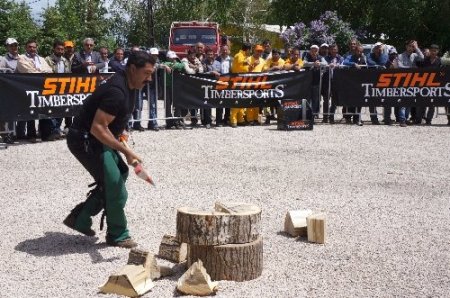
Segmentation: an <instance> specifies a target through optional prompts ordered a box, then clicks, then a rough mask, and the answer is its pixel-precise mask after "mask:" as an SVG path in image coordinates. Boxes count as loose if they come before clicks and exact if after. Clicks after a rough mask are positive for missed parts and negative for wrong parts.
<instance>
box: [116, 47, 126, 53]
mask: <svg viewBox="0 0 450 298" xmlns="http://www.w3.org/2000/svg"><path fill="white" fill-rule="evenodd" d="M117 51H122V52H124V53H125V50H124V49H123V48H116V49H115V50H114V54H115V53H117Z"/></svg>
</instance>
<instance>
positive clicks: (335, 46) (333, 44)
mask: <svg viewBox="0 0 450 298" xmlns="http://www.w3.org/2000/svg"><path fill="white" fill-rule="evenodd" d="M337 47H338V45H337V44H336V43H332V44H330V46H329V47H328V48H337Z"/></svg>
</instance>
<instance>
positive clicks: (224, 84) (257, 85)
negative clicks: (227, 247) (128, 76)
mask: <svg viewBox="0 0 450 298" xmlns="http://www.w3.org/2000/svg"><path fill="white" fill-rule="evenodd" d="M311 82H312V73H311V72H309V71H302V72H274V73H242V74H228V75H223V76H221V77H219V78H216V77H215V76H210V75H187V74H181V73H174V77H173V102H174V105H175V106H177V107H180V108H185V109H189V108H213V107H227V108H230V107H231V108H238V107H240V108H247V107H257V106H259V107H267V106H277V105H279V102H278V101H279V100H282V99H309V98H310V92H311Z"/></svg>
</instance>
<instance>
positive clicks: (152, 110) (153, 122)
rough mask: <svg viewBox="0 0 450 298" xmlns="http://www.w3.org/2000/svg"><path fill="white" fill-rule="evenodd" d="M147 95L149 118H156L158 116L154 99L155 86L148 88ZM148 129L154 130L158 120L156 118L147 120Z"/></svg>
mask: <svg viewBox="0 0 450 298" xmlns="http://www.w3.org/2000/svg"><path fill="white" fill-rule="evenodd" d="M148 90H149V93H150V94H149V97H148V116H149V119H156V118H157V117H158V115H157V106H156V105H157V100H156V90H155V88H149V89H148ZM147 128H148V129H154V130H156V129H157V128H158V121H157V120H149V121H148V125H147Z"/></svg>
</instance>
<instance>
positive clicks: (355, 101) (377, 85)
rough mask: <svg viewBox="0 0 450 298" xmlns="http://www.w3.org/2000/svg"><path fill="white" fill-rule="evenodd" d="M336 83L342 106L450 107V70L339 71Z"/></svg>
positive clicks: (443, 68)
mask: <svg viewBox="0 0 450 298" xmlns="http://www.w3.org/2000/svg"><path fill="white" fill-rule="evenodd" d="M333 81H334V82H333V90H334V92H335V94H336V96H337V99H338V103H339V105H343V106H350V107H362V106H393V107H394V106H399V107H411V106H450V67H442V68H421V69H417V68H411V69H385V70H375V69H337V70H335V72H334V77H333Z"/></svg>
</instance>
